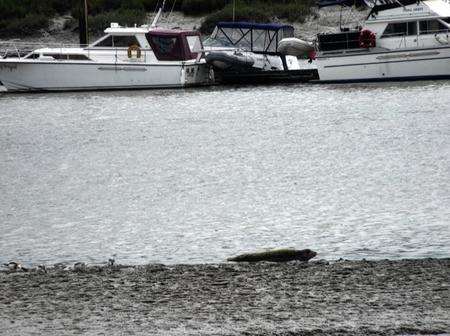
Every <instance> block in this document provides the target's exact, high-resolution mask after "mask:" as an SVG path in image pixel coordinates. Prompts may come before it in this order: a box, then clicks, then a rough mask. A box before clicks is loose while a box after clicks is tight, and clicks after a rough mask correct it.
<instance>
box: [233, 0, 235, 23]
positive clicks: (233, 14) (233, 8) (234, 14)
mask: <svg viewBox="0 0 450 336" xmlns="http://www.w3.org/2000/svg"><path fill="white" fill-rule="evenodd" d="M235 18H236V0H233V22H234V19H235Z"/></svg>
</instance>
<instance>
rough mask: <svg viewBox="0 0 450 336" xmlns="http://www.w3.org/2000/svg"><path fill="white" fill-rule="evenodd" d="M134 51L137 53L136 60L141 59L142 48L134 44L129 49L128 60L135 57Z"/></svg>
mask: <svg viewBox="0 0 450 336" xmlns="http://www.w3.org/2000/svg"><path fill="white" fill-rule="evenodd" d="M133 51H135V52H136V58H141V48H139V46H138V45H136V44H132V45H130V46H129V47H128V51H127V53H128V58H132V57H133Z"/></svg>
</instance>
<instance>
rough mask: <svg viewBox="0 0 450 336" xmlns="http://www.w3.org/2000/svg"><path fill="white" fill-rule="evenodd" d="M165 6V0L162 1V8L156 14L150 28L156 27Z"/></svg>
mask: <svg viewBox="0 0 450 336" xmlns="http://www.w3.org/2000/svg"><path fill="white" fill-rule="evenodd" d="M165 5H166V0H164V1H163V3H162V6H161V7H160V8H159V10H158V13H157V14H156V16H155V18H154V19H153V22H152V24H151V26H150V27H152V28H155V27H156V25H157V24H158V21H159V18H160V17H161V14H162V11H163V9H164V6H165Z"/></svg>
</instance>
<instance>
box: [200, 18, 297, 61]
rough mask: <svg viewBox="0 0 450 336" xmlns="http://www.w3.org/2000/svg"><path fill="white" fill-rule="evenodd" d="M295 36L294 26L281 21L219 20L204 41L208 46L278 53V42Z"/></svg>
mask: <svg viewBox="0 0 450 336" xmlns="http://www.w3.org/2000/svg"><path fill="white" fill-rule="evenodd" d="M293 36H294V27H293V26H290V25H286V24H280V23H254V22H219V23H217V25H216V28H215V29H214V31H213V33H212V34H211V36H210V37H209V38H208V39H207V40H206V41H205V42H204V43H203V44H204V45H205V46H208V47H224V48H237V49H241V50H247V51H252V52H259V53H277V52H278V43H279V42H280V41H281V40H282V39H283V38H286V37H293Z"/></svg>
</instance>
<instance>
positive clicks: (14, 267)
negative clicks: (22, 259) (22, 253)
mask: <svg viewBox="0 0 450 336" xmlns="http://www.w3.org/2000/svg"><path fill="white" fill-rule="evenodd" d="M3 266H5V267H6V268H8V270H9V271H11V272H18V271H22V272H28V268H26V267H23V266H22V264H20V263H18V262H15V261H10V262H9V263H7V264H3Z"/></svg>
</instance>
